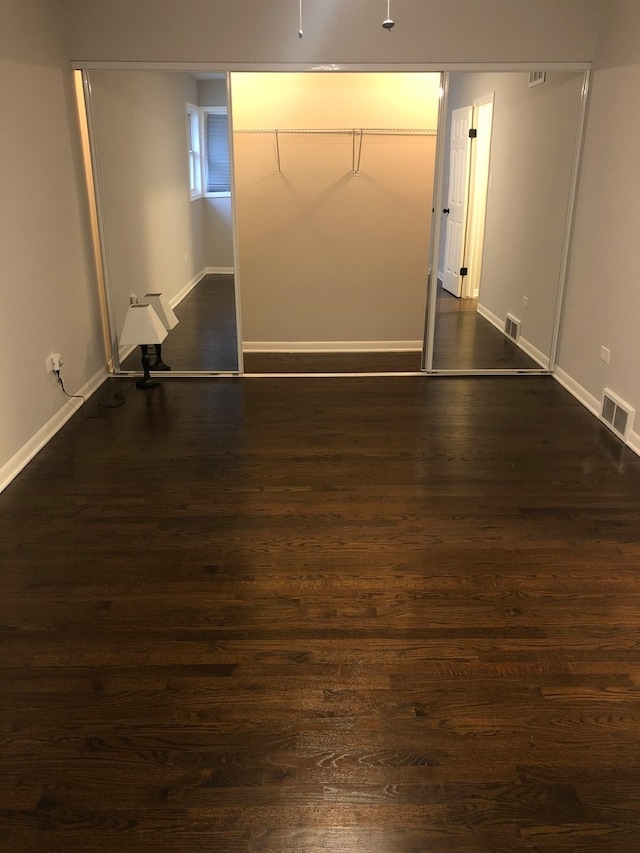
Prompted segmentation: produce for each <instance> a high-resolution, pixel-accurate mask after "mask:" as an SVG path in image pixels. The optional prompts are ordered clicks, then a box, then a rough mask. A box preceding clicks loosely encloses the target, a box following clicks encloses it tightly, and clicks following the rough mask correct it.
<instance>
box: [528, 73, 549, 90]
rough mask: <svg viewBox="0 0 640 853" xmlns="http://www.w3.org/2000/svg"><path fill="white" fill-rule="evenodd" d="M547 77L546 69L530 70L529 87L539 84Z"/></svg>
mask: <svg viewBox="0 0 640 853" xmlns="http://www.w3.org/2000/svg"><path fill="white" fill-rule="evenodd" d="M546 79H547V72H546V71H530V72H529V88H531V87H532V86H539V85H540V84H541V83H544V81H545V80H546Z"/></svg>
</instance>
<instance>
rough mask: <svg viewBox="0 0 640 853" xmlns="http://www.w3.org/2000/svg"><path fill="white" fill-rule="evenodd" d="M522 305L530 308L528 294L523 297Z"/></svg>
mask: <svg viewBox="0 0 640 853" xmlns="http://www.w3.org/2000/svg"><path fill="white" fill-rule="evenodd" d="M522 306H523V308H528V307H529V297H528V296H523V297H522Z"/></svg>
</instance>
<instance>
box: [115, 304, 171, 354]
mask: <svg viewBox="0 0 640 853" xmlns="http://www.w3.org/2000/svg"><path fill="white" fill-rule="evenodd" d="M167 334H168V332H167V330H166V329H165V327H164V325H163V324H162V321H161V320H160V318H159V317H158V315H157V314H156V312H155V311H154V310H153V308H152V307H151V305H149V304H147V303H144V302H137V303H135V304H134V305H129V308H128V309H127V316H126V317H125V319H124V326H123V328H122V332H121V334H120V343H121V344H125V345H129V344H137V345H140V344H161V343H162V341H163V340H164V339H165V338H166V337H167Z"/></svg>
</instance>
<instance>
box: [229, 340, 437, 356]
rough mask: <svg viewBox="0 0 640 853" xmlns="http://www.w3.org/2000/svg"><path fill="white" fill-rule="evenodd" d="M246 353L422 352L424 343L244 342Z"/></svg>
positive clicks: (243, 346)
mask: <svg viewBox="0 0 640 853" xmlns="http://www.w3.org/2000/svg"><path fill="white" fill-rule="evenodd" d="M242 349H243V351H244V352H336V353H338V352H415V351H418V352H422V341H243V342H242Z"/></svg>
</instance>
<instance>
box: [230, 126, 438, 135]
mask: <svg viewBox="0 0 640 853" xmlns="http://www.w3.org/2000/svg"><path fill="white" fill-rule="evenodd" d="M233 132H234V133H238V134H240V133H274V134H275V133H277V134H280V135H281V134H284V133H287V134H289V133H291V134H307V135H308V134H333V135H334V136H336V135H338V134H344V135H348V136H352V135H353V134H354V133H362V134H363V135H365V136H436V134H437V132H438V131H437V130H435V129H432V128H426V129H421V128H415V129H414V128H400V127H390V128H382V127H380V128H377V127H368V128H367V127H362V128H360V127H353V128H346V127H339V128H318V129H312V128H304V129H298V130H293V129H291V130H287V129H284V128H279V127H273V128H264V127H260V128H252V129H246V128H243V129H242V130H234V131H233Z"/></svg>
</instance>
